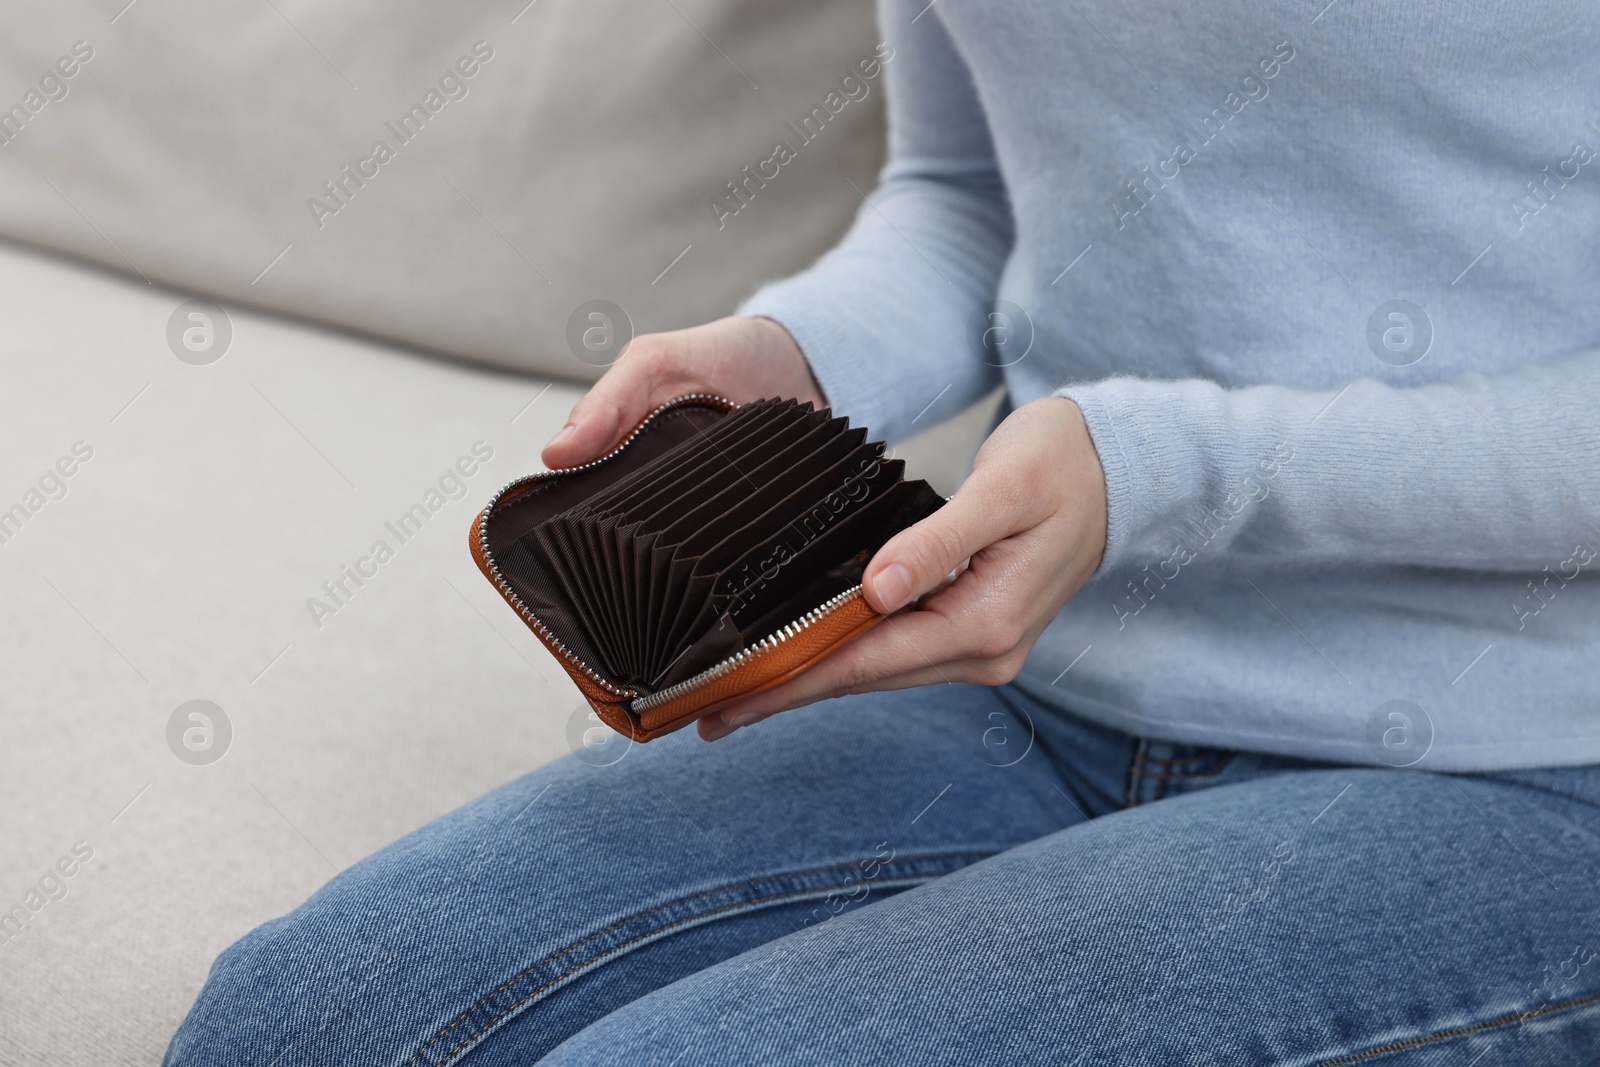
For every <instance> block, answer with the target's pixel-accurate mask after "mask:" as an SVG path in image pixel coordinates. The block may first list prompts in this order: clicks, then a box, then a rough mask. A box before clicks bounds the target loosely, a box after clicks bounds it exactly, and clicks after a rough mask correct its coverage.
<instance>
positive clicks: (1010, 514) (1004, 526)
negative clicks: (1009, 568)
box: [862, 470, 1035, 615]
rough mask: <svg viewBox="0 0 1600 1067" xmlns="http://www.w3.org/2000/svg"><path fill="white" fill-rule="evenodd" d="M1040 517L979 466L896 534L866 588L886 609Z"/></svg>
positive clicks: (928, 587) (903, 603)
mask: <svg viewBox="0 0 1600 1067" xmlns="http://www.w3.org/2000/svg"><path fill="white" fill-rule="evenodd" d="M1034 522H1035V519H1034V516H1033V515H1032V513H1031V509H1029V508H1027V506H1026V502H1021V501H1017V500H1015V499H1012V498H1011V497H1010V495H1009V494H1007V493H1006V492H1005V491H1004V490H1003V489H1002V488H1001V486H1000V484H999V483H998V481H997V480H996V479H993V478H991V477H987V476H985V474H984V472H983V471H981V470H974V471H973V472H972V474H971V476H970V477H968V478H967V480H966V482H965V483H963V484H962V486H961V488H960V489H959V490H957V491H956V495H955V496H953V497H952V498H951V499H950V502H949V503H948V504H946V505H945V506H944V507H942V508H940V509H939V510H938V511H936V512H934V513H933V514H932V515H930V516H928V517H927V518H926V519H923V520H922V521H921V522H919V523H917V524H915V525H914V526H911V527H910V528H908V529H905V530H902V531H900V532H899V533H898V534H895V536H893V537H891V538H890V539H889V541H888V543H886V544H885V545H884V546H883V547H882V548H880V549H878V551H877V554H876V555H874V556H873V557H872V562H871V563H869V564H868V565H867V570H866V574H865V576H864V577H863V578H862V591H863V592H864V593H865V594H866V597H867V603H869V604H871V605H872V606H873V608H875V609H876V610H878V611H880V612H882V613H884V614H885V615H887V614H890V613H891V612H895V611H898V610H900V609H901V608H903V607H905V606H906V605H907V604H909V603H911V601H913V600H915V599H916V598H917V597H919V596H921V595H923V594H924V593H927V592H928V591H930V590H932V589H935V588H937V587H938V586H939V585H941V584H943V583H944V582H946V580H947V579H948V578H949V575H950V573H951V572H952V571H954V570H956V569H957V568H958V567H960V566H961V564H962V563H964V562H966V561H967V560H968V559H970V558H971V557H972V556H973V555H975V554H976V553H977V552H979V551H980V550H982V549H984V548H987V547H988V546H990V545H992V544H994V543H995V542H996V541H999V540H1000V539H1001V538H1004V537H1008V536H1010V535H1011V534H1014V533H1017V532H1019V531H1021V530H1024V529H1027V528H1028V527H1030V526H1032V525H1034Z"/></svg>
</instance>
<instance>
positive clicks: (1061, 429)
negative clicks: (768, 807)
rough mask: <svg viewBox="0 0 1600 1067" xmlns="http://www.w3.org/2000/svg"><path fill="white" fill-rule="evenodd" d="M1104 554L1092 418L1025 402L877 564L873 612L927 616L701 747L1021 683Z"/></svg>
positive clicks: (710, 735)
mask: <svg viewBox="0 0 1600 1067" xmlns="http://www.w3.org/2000/svg"><path fill="white" fill-rule="evenodd" d="M667 336H672V335H670V334H669V335H667ZM1105 546H1106V484H1105V473H1104V471H1103V470H1102V469H1101V467H1100V459H1099V457H1098V456H1097V455H1096V454H1095V450H1094V444H1093V442H1092V441H1091V440H1090V438H1089V429H1088V427H1087V426H1086V425H1085V423H1084V421H1083V413H1082V412H1081V411H1079V410H1078V405H1077V404H1074V403H1073V402H1072V401H1070V400H1066V399H1063V398H1060V397H1046V398H1044V399H1042V400H1035V401H1034V402H1033V403H1031V404H1025V405H1023V406H1022V407H1020V408H1018V409H1017V410H1016V411H1014V412H1013V413H1012V414H1011V417H1010V418H1008V419H1006V420H1005V421H1004V422H1002V423H1001V424H1000V425H999V426H998V427H996V429H995V431H994V433H993V434H991V435H990V436H989V439H988V440H987V441H985V442H984V444H983V447H982V448H981V449H980V450H979V451H978V455H977V458H976V459H975V460H974V461H973V466H972V473H971V475H969V476H968V478H967V480H966V482H964V483H963V484H962V486H961V488H960V490H959V491H958V492H957V493H956V495H955V496H954V497H952V498H951V499H950V502H949V503H948V504H946V505H945V506H944V507H942V508H940V509H939V510H938V511H937V512H935V513H934V514H933V515H931V516H929V517H928V518H926V519H924V520H923V521H922V522H919V523H917V524H916V525H915V526H912V527H910V528H909V529H907V530H903V531H901V532H900V533H899V534H897V535H895V536H894V537H893V538H891V539H890V540H889V542H888V543H887V544H885V545H884V546H883V547H882V548H881V549H879V550H878V553H877V555H875V556H873V557H872V562H871V563H869V564H868V565H867V571H866V577H865V579H864V581H863V585H864V586H865V592H866V597H867V601H868V603H870V604H871V605H872V606H873V607H874V608H875V609H877V610H878V611H880V612H883V613H884V614H889V613H891V612H894V611H896V610H898V609H900V608H902V607H904V606H905V605H907V604H909V603H911V602H912V601H913V600H915V599H916V598H917V597H919V596H921V597H923V599H922V602H921V603H920V604H919V605H918V606H917V608H916V610H914V611H908V612H906V613H904V614H902V615H897V616H895V617H894V618H892V619H887V620H885V621H884V622H882V623H879V624H878V625H877V626H875V627H873V628H872V629H871V630H869V631H868V632H867V633H866V634H865V635H863V636H862V637H861V638H860V639H859V640H856V641H853V642H851V643H850V644H848V645H846V646H845V647H844V648H842V649H840V650H839V651H837V652H835V653H833V654H832V655H830V656H828V657H827V658H826V659H824V660H822V662H820V663H818V664H817V665H816V666H815V667H813V668H811V669H810V670H808V671H806V672H805V673H804V674H801V675H800V676H799V677H798V678H795V679H793V680H791V681H789V682H786V683H784V684H783V685H781V686H778V687H776V688H774V689H770V690H768V691H767V692H765V693H758V694H756V695H755V696H753V697H749V698H747V699H745V700H742V701H740V702H738V703H736V704H732V705H730V706H728V707H726V708H723V709H722V710H721V711H718V712H713V713H711V714H710V715H707V716H706V717H705V718H703V719H701V720H700V723H699V729H700V736H701V737H703V738H705V739H706V740H707V741H715V740H716V739H717V738H719V737H724V736H726V735H728V734H730V733H732V732H733V731H734V730H736V729H738V728H739V727H741V726H747V725H749V724H750V723H752V722H756V721H757V720H760V719H764V718H766V717H767V716H768V715H771V714H774V713H775V712H779V711H784V710H786V709H788V708H794V707H798V706H800V705H802V704H809V703H811V702H812V701H815V700H824V699H826V698H828V697H835V696H842V695H843V694H846V693H862V692H867V691H869V690H875V689H906V688H909V687H911V686H916V685H927V684H930V683H933V682H976V683H978V684H981V685H1000V684H1002V683H1005V682H1009V681H1010V680H1011V679H1013V678H1015V677H1016V675H1017V672H1018V671H1019V670H1021V668H1022V661H1023V660H1024V659H1026V658H1027V655H1028V652H1029V650H1030V649H1032V648H1033V643H1034V642H1035V641H1037V640H1038V639H1039V635H1040V634H1041V633H1043V632H1044V628H1045V627H1046V626H1047V625H1049V623H1050V620H1052V619H1054V618H1055V616H1056V612H1058V611H1060V610H1061V605H1063V604H1065V603H1066V602H1067V600H1068V598H1070V597H1071V596H1072V594H1074V593H1076V592H1077V591H1078V588H1079V587H1080V586H1082V585H1083V583H1084V582H1085V581H1087V580H1088V578H1089V576H1090V575H1091V574H1093V573H1094V571H1095V569H1096V568H1097V567H1098V566H1099V565H1100V557H1101V556H1102V555H1103V554H1104V553H1105ZM963 567H964V568H965V569H963ZM957 571H959V572H960V573H959V575H958V576H957V577H956V579H955V581H954V583H953V584H951V585H949V586H948V588H943V589H940V588H939V587H940V586H941V585H944V583H945V582H946V581H948V578H949V576H950V575H951V574H952V573H954V572H957ZM933 590H938V591H937V592H933V594H932V595H931V596H928V595H925V594H928V593H930V592H931V591H933Z"/></svg>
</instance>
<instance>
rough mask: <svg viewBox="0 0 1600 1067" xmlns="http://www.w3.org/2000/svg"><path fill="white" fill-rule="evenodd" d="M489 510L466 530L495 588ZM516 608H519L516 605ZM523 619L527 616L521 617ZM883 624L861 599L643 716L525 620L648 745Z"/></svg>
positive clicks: (588, 695) (602, 710) (600, 705)
mask: <svg viewBox="0 0 1600 1067" xmlns="http://www.w3.org/2000/svg"><path fill="white" fill-rule="evenodd" d="M516 495H517V494H513V495H510V496H507V497H505V498H504V499H503V500H501V501H500V503H505V502H506V501H508V500H513V499H515V497H516ZM487 511H488V509H487V508H485V509H484V510H483V511H480V512H479V513H478V515H477V517H476V518H474V519H473V520H472V527H471V528H470V529H469V530H468V531H467V542H468V544H469V545H470V547H471V550H472V559H473V562H475V563H477V565H478V569H479V570H480V571H482V572H483V576H484V577H485V578H488V579H489V581H490V583H491V584H495V582H494V575H493V573H492V572H491V571H490V569H489V566H490V565H489V559H488V557H487V556H486V555H485V554H484V552H483V548H482V546H481V545H480V544H479V542H478V526H479V524H480V523H481V522H482V521H483V519H484V517H485V513H486V512H487ZM495 588H496V589H497V591H498V592H499V593H500V595H501V596H502V597H503V598H504V599H505V601H506V603H507V604H511V594H510V593H509V592H507V591H506V590H505V589H501V588H500V587H499V585H498V584H496V585H495ZM512 607H513V608H515V605H514V604H513V605H512ZM518 617H519V618H521V617H522V616H521V614H520V613H519V614H518ZM882 620H883V616H882V615H879V614H878V613H877V612H876V611H874V610H873V609H872V607H871V605H869V604H868V603H867V602H866V601H865V600H864V599H862V598H860V597H857V598H856V599H854V600H850V601H846V602H845V603H844V604H841V605H840V606H839V607H838V608H836V609H835V610H833V611H831V612H829V613H828V614H827V615H826V616H825V617H823V618H822V619H819V620H818V621H816V622H814V623H812V624H811V625H810V626H808V627H806V628H805V629H804V630H801V631H800V632H799V633H797V634H795V635H794V636H793V637H790V638H788V639H787V640H785V641H784V642H782V643H781V644H779V645H778V647H777V648H774V649H771V650H770V651H768V652H766V653H765V654H763V655H760V656H755V657H753V658H751V659H749V660H747V661H745V662H744V663H742V664H740V665H739V666H737V667H735V668H734V669H733V670H730V671H729V672H728V673H727V674H724V675H723V676H722V677H720V678H718V679H717V680H716V681H714V682H712V683H710V684H709V685H706V686H703V687H701V688H699V689H696V690H694V691H692V692H689V693H685V694H684V695H683V696H681V697H678V698H677V699H675V700H669V701H667V702H666V703H665V704H662V705H661V706H660V707H657V708H652V709H650V711H648V712H647V713H645V714H644V715H643V716H639V715H635V714H634V713H633V712H631V711H629V710H628V708H627V702H626V701H622V700H618V699H617V697H616V695H615V694H613V693H610V692H608V691H606V690H605V689H604V688H603V687H601V686H599V685H597V684H595V682H594V681H593V680H592V679H591V678H589V677H587V676H586V675H585V674H584V673H583V672H582V671H581V670H579V669H578V668H577V667H576V666H574V665H573V663H572V662H571V661H570V660H568V659H567V658H566V657H565V656H563V655H562V654H561V652H560V650H558V649H557V648H556V646H555V644H554V643H553V639H552V638H550V637H549V636H547V635H545V634H540V632H539V629H538V627H536V626H535V625H534V624H533V622H532V621H531V620H528V619H526V618H524V619H523V622H525V623H527V625H528V629H530V630H532V631H533V632H534V635H535V636H536V637H538V638H539V639H540V640H541V641H542V642H543V643H544V645H545V647H546V648H548V649H549V650H550V654H551V655H552V656H554V657H555V659H556V662H557V663H559V664H561V666H562V667H563V668H564V669H565V670H566V672H567V674H568V675H569V676H571V678H572V680H573V682H574V683H575V684H576V685H577V687H578V690H579V691H580V692H581V693H583V697H584V699H585V700H587V701H588V702H589V706H590V707H592V708H594V711H595V714H596V715H598V716H600V721H601V722H603V723H605V724H606V725H607V726H609V727H611V728H612V729H613V730H615V731H617V733H619V734H622V735H623V736H625V737H629V738H632V739H633V740H635V741H649V740H652V739H654V738H657V737H660V736H662V735H663V734H670V733H672V732H673V731H674V730H679V729H682V728H683V727H685V726H687V725H689V724H690V723H691V722H694V721H695V720H696V719H698V718H701V717H702V716H704V715H708V714H710V713H711V712H713V711H716V710H717V709H718V708H721V707H725V706H726V705H728V704H731V703H733V702H734V701H736V700H740V699H742V698H744V697H747V696H751V695H753V694H755V693H759V692H762V691H763V690H767V689H771V688H773V687H775V686H778V685H782V684H783V683H784V682H787V681H788V680H789V679H790V678H793V677H795V676H796V675H798V674H800V673H801V672H802V671H805V670H807V669H809V668H810V667H811V666H812V665H814V664H815V663H816V662H817V661H818V660H820V659H822V658H823V657H824V656H826V655H827V654H828V653H830V652H832V651H833V650H834V649H836V648H838V647H839V646H841V645H843V644H846V643H847V642H849V641H853V640H854V639H855V638H857V637H859V636H861V635H862V634H864V633H866V632H867V631H868V630H870V629H871V628H872V627H873V626H875V625H877V624H878V623H879V622H881V621H882Z"/></svg>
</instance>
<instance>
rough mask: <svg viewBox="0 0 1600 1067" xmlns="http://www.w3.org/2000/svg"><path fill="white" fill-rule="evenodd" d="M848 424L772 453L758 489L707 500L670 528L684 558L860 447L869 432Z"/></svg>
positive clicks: (828, 425) (825, 427)
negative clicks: (775, 453) (851, 428)
mask: <svg viewBox="0 0 1600 1067" xmlns="http://www.w3.org/2000/svg"><path fill="white" fill-rule="evenodd" d="M844 422H845V420H844V419H830V420H828V421H827V422H825V423H823V424H822V425H821V426H818V427H816V428H815V429H813V430H811V431H810V432H809V433H807V434H805V435H804V436H803V437H801V438H800V439H799V440H798V441H795V442H793V443H792V444H791V445H789V447H787V448H785V449H783V450H782V451H780V452H779V453H778V454H777V455H775V456H773V457H771V458H770V459H769V460H768V461H767V462H766V463H764V464H763V465H762V467H761V468H759V469H758V471H757V475H756V479H755V480H756V481H757V483H758V484H759V485H760V488H758V489H757V490H756V491H755V492H754V493H750V492H740V491H739V490H740V488H741V487H739V486H734V487H732V488H730V489H726V490H724V491H723V492H721V493H718V494H717V495H716V496H713V497H711V498H709V499H707V500H705V501H704V502H703V503H701V504H700V505H698V506H697V507H695V508H694V510H693V511H691V512H689V513H688V514H687V515H685V516H683V518H682V519H681V520H680V522H678V523H674V524H673V526H671V527H669V528H668V531H667V539H668V540H669V541H673V542H677V543H678V544H680V545H681V546H682V547H681V549H680V551H679V555H681V556H698V555H701V554H702V553H704V552H705V551H706V549H708V548H712V547H714V546H715V545H717V544H718V543H719V542H720V541H721V540H722V539H723V538H725V537H727V536H728V534H730V533H732V532H733V531H734V530H737V529H739V528H741V527H743V526H744V525H745V524H746V523H748V522H750V520H752V519H754V518H756V517H758V516H760V515H761V514H762V513H763V512H764V511H766V509H767V508H769V507H771V506H772V505H774V504H776V503H777V502H778V501H780V500H782V499H783V498H784V497H786V496H788V495H789V494H790V493H793V492H795V491H796V490H797V489H799V488H800V487H802V486H803V485H805V484H806V482H807V481H809V480H810V479H811V478H813V477H815V476H816V475H817V474H819V473H821V472H824V471H826V470H827V469H828V468H829V467H831V466H832V465H833V464H834V463H837V462H838V461H839V460H840V459H842V458H844V457H845V456H846V455H848V454H849V453H850V452H851V451H853V450H854V449H855V448H857V447H859V446H860V444H861V443H862V442H863V441H864V440H865V439H866V431H865V430H846V429H844Z"/></svg>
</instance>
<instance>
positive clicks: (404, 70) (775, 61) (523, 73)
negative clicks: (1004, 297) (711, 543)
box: [0, 0, 883, 379]
mask: <svg viewBox="0 0 1600 1067" xmlns="http://www.w3.org/2000/svg"><path fill="white" fill-rule="evenodd" d="M125 4H126V6H124V5H125ZM524 4H526V6H524ZM4 23H5V25H4V33H3V34H0V237H7V238H11V239H14V240H19V241H22V242H27V243H30V244H35V245H40V246H43V247H46V248H49V249H53V250H56V251H60V252H63V253H66V254H69V255H73V256H77V257H83V258H87V259H89V260H92V261H95V262H97V263H100V264H104V265H106V266H109V267H112V268H114V269H117V270H120V271H124V272H128V273H130V274H133V275H136V276H139V277H143V278H146V279H148V280H150V281H152V282H154V283H158V284H168V285H172V286H175V287H178V288H181V289H186V290H192V291H195V292H198V293H200V294H203V295H206V296H210V297H212V298H214V299H217V300H220V301H222V302H224V303H226V302H229V301H234V302H241V303H249V304H253V305H258V306H262V307H266V308H269V309H273V310H278V311H283V312H286V313H289V314H293V315H297V316H301V317H306V318H310V319H314V320H318V321H321V322H325V323H330V324H333V325H337V326H341V327H345V328H349V329H353V330H357V331H361V332H365V333H369V334H373V335H376V336H379V337H382V338H384V339H387V340H392V341H396V342H400V343H403V344H407V345H413V346H417V347H420V348H424V349H429V350H433V351H436V352H439V353H444V354H447V355H451V356H455V357H459V358H463V359H468V360H474V361H480V362H487V363H493V364H498V365H502V366H506V367H514V368H519V369H524V370H530V371H535V372H540V373H547V374H552V375H559V376H564V377H571V378H580V379H582V378H593V377H594V376H596V375H597V374H598V373H599V372H600V370H601V369H602V366H603V364H604V363H605V362H606V361H607V356H608V351H609V350H608V349H607V348H606V347H605V341H606V327H607V326H612V327H615V329H616V330H618V331H619V332H620V331H623V330H625V329H626V326H625V324H623V323H620V322H617V323H612V322H611V320H610V318H609V317H607V316H605V315H603V316H602V318H600V319H595V318H592V317H591V316H590V315H589V314H588V312H589V311H592V310H593V309H594V308H596V307H598V308H601V309H602V310H605V309H606V308H608V307H609V306H610V305H615V306H619V307H621V308H622V309H623V311H624V312H625V313H626V315H627V317H628V319H629V321H630V322H631V325H632V329H633V330H634V331H635V332H637V333H643V332H647V331H652V330H659V329H669V328H675V327H679V326H685V325H691V324H693V323H696V322H701V321H705V320H707V319H710V318H714V317H716V316H717V315H720V314H725V313H726V312H727V311H729V310H730V309H731V308H732V307H733V306H734V304H735V303H736V302H737V301H738V300H739V299H740V298H741V297H743V296H744V295H746V294H747V293H749V292H750V291H752V290H753V289H754V288H755V286H756V285H758V284H759V283H760V282H761V281H762V280H764V279H767V278H771V277H776V276H781V275H783V274H786V273H789V272H791V271H793V270H796V269H798V268H800V267H801V266H803V265H805V264H806V263H808V262H809V261H810V260H811V259H813V258H814V257H815V256H816V255H818V254H819V253H820V252H821V251H823V250H824V249H825V248H826V247H827V246H828V245H829V244H831V243H832V242H833V241H834V240H835V239H836V238H837V237H838V236H839V235H840V234H841V233H842V232H843V230H844V228H845V227H846V226H847V225H848V222H849V220H850V218H851V217H852V216H853V214H854V212H855V211H856V210H857V208H859V206H860V204H861V198H860V194H859V193H858V191H857V190H860V192H861V193H864V192H866V191H868V190H869V189H870V187H871V185H872V184H873V181H874V177H875V175H876V172H877V169H878V167H879V166H880V165H881V162H882V152H883V148H882V143H883V131H882V108H881V104H882V98H883V84H882V83H883V78H882V76H881V68H880V66H879V64H878V63H877V62H876V61H875V57H874V47H875V45H876V42H877V40H878V38H877V36H876V34H875V31H874V22H873V12H872V5H871V3H870V2H869V0H814V2H811V3H805V4H779V3H775V2H771V3H758V2H755V0H662V2H659V3H654V2H653V3H648V4H646V3H640V2H638V0H533V2H531V3H527V2H526V0H509V2H495V3H489V2H487V0H457V2H453V3H449V4H441V3H437V2H422V0H399V2H393V0H391V2H386V3H378V2H375V0H344V2H342V3H338V4H332V3H310V2H309V0H268V2H266V3H258V2H253V0H252V2H250V3H243V2H221V3H201V2H198V0H188V2H183V3H169V2H165V0H161V2H158V0H134V2H132V3H128V2H127V0H105V2H100V0H97V2H95V3H88V2H85V0H53V2H52V3H50V4H48V5H46V4H36V5H28V6H25V7H23V8H20V9H13V10H11V11H9V12H8V13H7V14H6V15H5V16H4ZM869 72H870V73H869ZM780 146H782V147H780ZM785 149H786V150H785ZM730 183H731V184H730ZM595 301H606V302H609V304H608V305H601V304H595V303H593V302H595ZM595 324H599V326H598V327H596V325H595ZM569 326H570V327H574V328H573V329H569ZM585 331H592V332H588V333H587V335H586V334H585ZM569 336H570V337H573V338H580V339H581V338H585V337H586V338H587V341H588V342H589V345H588V347H587V348H585V347H583V346H582V345H581V344H580V345H578V346H577V347H575V346H574V343H569Z"/></svg>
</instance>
